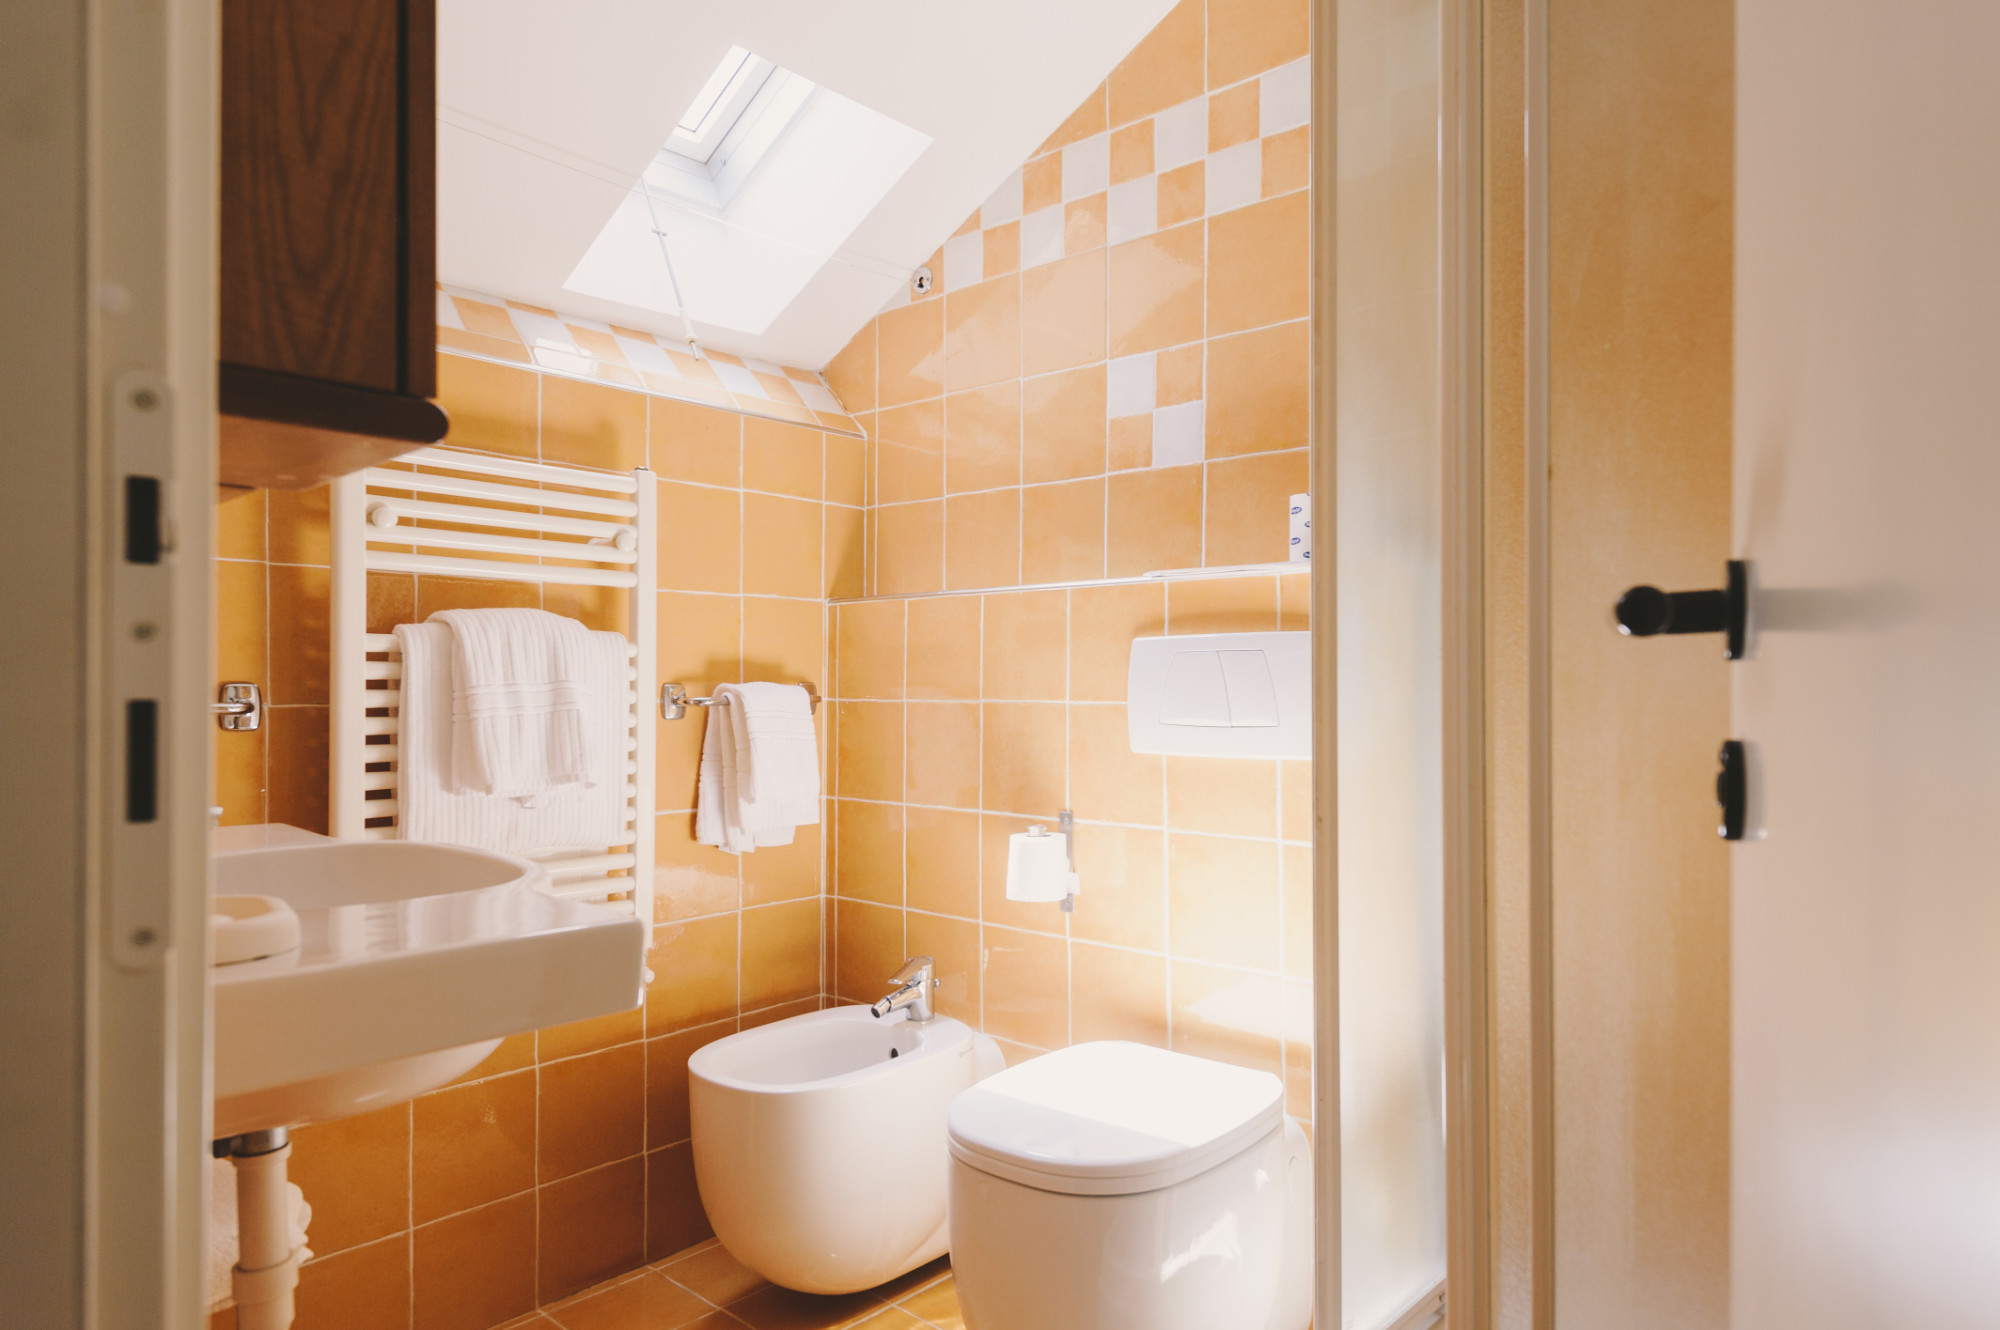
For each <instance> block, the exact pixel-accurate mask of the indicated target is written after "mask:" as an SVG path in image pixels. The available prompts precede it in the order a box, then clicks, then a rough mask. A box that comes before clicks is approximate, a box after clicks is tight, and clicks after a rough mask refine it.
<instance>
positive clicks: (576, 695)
mask: <svg viewBox="0 0 2000 1330" xmlns="http://www.w3.org/2000/svg"><path fill="white" fill-rule="evenodd" d="M431 621H432V622H436V623H443V624H445V625H446V626H447V627H449V628H450V629H451V634H452V658H451V659H452V669H451V687H452V717H451V728H452V741H451V763H452V765H451V773H452V779H453V780H454V781H455V782H456V783H457V785H458V786H459V787H460V788H461V789H465V790H470V791H476V792H478V793H481V794H497V795H505V796H508V797H510V798H515V799H521V800H524V801H529V802H532V801H534V800H537V799H540V798H543V797H545V796H546V795H547V794H548V793H549V792H550V791H552V790H557V789H561V788H563V787H564V786H569V785H579V784H583V785H588V784H589V783H590V781H591V752H590V742H589V718H588V716H587V715H586V711H587V709H588V707H589V705H590V697H589V688H588V685H587V684H586V682H585V677H584V676H585V668H586V667H585V659H586V657H587V655H588V643H589V641H590V631H589V630H588V629H587V628H585V627H584V626H583V625H582V624H580V623H578V622H577V621H576V620H574V619H567V618H564V617H563V616H562V615H559V614H550V613H548V612H547V611H545V610H525V609H497V610H441V611H439V612H438V613H436V614H433V615H432V616H431Z"/></svg>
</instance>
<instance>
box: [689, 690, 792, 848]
mask: <svg viewBox="0 0 2000 1330" xmlns="http://www.w3.org/2000/svg"><path fill="white" fill-rule="evenodd" d="M715 696H716V705H714V706H712V707H710V708H708V726H707V729H706V730H705V731H704V732H703V735H702V745H701V780H700V788H699V791H698V793H697V796H696V807H695V839H696V840H697V841H699V842H700V843H702V844H703V845H714V846H718V847H720V848H721V849H723V850H726V851H728V852H729V853H731V854H741V853H744V852H747V851H750V850H755V849H757V848H758V847H760V846H772V845H790V844H791V843H792V837H793V832H794V830H795V829H796V828H798V827H802V826H812V825H814V824H816V823H818V821H819V793H820V785H819V739H818V735H817V734H816V733H815V731H814V729H813V717H812V702H811V699H810V698H809V697H808V696H807V695H806V691H805V689H803V688H799V687H796V686H793V685H788V684H772V683H754V684H723V685H721V686H719V687H717V688H716V690H715Z"/></svg>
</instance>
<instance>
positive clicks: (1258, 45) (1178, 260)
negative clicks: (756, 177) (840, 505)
mask: <svg viewBox="0 0 2000 1330" xmlns="http://www.w3.org/2000/svg"><path fill="white" fill-rule="evenodd" d="M1306 16H1307V7H1306V4H1305V0H1206V3H1204V0H1182V3H1181V4H1180V5H1178V6H1176V7H1175V8H1174V9H1173V10H1172V11H1171V12H1170V13H1169V14H1168V15H1167V17H1166V18H1165V19H1164V20H1162V22H1161V23H1160V25H1159V26H1158V27H1157V28H1156V29H1155V30H1154V31H1153V32H1152V33H1151V34H1150V35H1149V36H1147V37H1146V39H1145V40H1144V41H1143V42H1141V43H1140V45H1139V46H1138V48H1137V49H1135V50H1134V51H1133V52H1132V54H1131V55H1130V56H1128V57H1127V58H1126V59H1125V61H1124V62H1123V63H1121V64H1120V65H1119V66H1118V68H1117V69H1116V70H1115V71H1113V73H1112V74H1111V76H1110V78H1109V79H1107V80H1106V81H1105V83H1104V84H1103V85H1102V86H1101V87H1100V88H1099V89H1098V90H1097V91H1096V92H1095V93H1093V94H1092V95H1091V96H1090V98H1089V99H1088V100H1086V101H1085V102H1084V104H1083V105H1082V106H1081V107H1079V108H1078V109H1077V111H1076V113H1075V114H1074V115H1072V116H1071V117H1070V119H1069V121H1068V122H1067V123H1065V124H1064V125H1063V126H1062V127H1061V128H1060V129H1058V130H1057V131H1056V132H1055V134H1053V135H1052V136H1051V137H1050V138H1049V140H1048V141H1047V142H1046V143H1044V144H1043V145H1042V147H1041V148H1040V149H1039V150H1038V151H1037V152H1036V154H1035V156H1033V157H1031V158H1030V159H1029V160H1028V161H1027V162H1025V163H1024V164H1023V165H1022V167H1021V169H1020V170H1019V171H1018V172H1016V173H1015V174H1014V175H1013V176H1011V177H1010V178H1009V179H1008V180H1007V181H1006V182H1005V183H1004V184H1003V185H1002V186H1001V187H1000V189H999V190H998V191H996V192H995V193H994V195H993V196H992V198H991V199H989V200H988V201H987V202H986V204H985V206H983V207H982V208H981V209H980V210H979V211H978V212H976V213H975V214H973V216H971V217H969V218H967V219H966V222H965V225H964V226H963V227H962V228H961V229H960V231H959V233H958V234H957V235H955V236H953V237H952V238H951V239H950V240H948V241H947V242H946V243H945V245H944V247H943V248H942V249H941V250H939V252H938V253H937V254H936V255H935V256H933V258H932V259H931V261H930V264H929V267H930V269H931V271H932V273H933V275H934V276H935V277H936V278H937V282H936V285H935V287H934V288H933V290H932V291H931V292H930V293H928V294H926V295H924V296H921V297H916V296H909V295H907V294H906V295H905V296H904V297H903V299H904V301H905V302H906V303H903V304H902V305H901V306H900V307H898V308H892V309H889V310H887V311H885V312H884V313H882V314H881V315H880V316H879V317H877V318H876V319H875V320H874V321H873V322H871V323H870V324H869V325H868V326H867V327H866V328H864V329H863V330H862V331H861V333H860V334H859V335H857V336H856V337H855V339H854V341H853V342H852V343H850V344H849V345H848V346H847V347H846V349H844V350H843V351H842V352H841V354H840V355H839V356H837V357H836V358H835V359H834V361H833V363H832V364H831V365H829V366H828V367H827V371H826V377H827V381H828V382H829V383H830V384H831V385H832V386H833V388H834V390H835V391H836V392H837V393H838V394H839V395H840V397H841V400H842V401H843V402H844V403H845V405H846V406H847V408H848V410H849V411H851V412H853V413H854V415H855V417H856V418H857V419H859V420H860V421H861V422H862V423H863V425H864V427H865V428H866V429H867V432H868V434H869V437H870V438H871V439H874V440H876V441H877V446H876V447H875V448H874V449H873V452H872V456H871V474H870V483H871V489H870V505H871V506H870V509H869V513H870V523H869V544H868V556H869V565H868V588H869V590H870V592H871V593H873V594H882V595H895V594H902V593H906V592H920V591H936V590H941V589H949V590H969V589H982V588H986V587H994V586H1009V585H1018V584H1025V583H1038V582H1052V581H1069V580H1075V579H1083V578H1098V577H1106V576H1113V577H1116V576H1126V575H1132V574H1138V573H1144V572H1148V571H1150V570H1153V569H1156V568H1181V567H1201V566H1218V565H1228V564H1241V563H1253V562H1260V561H1265V560H1271V559H1282V558H1283V557H1285V549H1286V528H1285V521H1284V513H1285V505H1286V501H1287V497H1288V496H1289V495H1291V494H1293V493H1296V492H1299V491H1302V490H1304V489H1305V488H1306V475H1307V465H1306V451H1305V449H1306V443H1307V398H1308V391H1307V390H1308V368H1307V327H1308V326H1307V313H1308V308H1307V303H1308V287H1309V282H1308V277H1309V264H1310V258H1309V255H1310V246H1309V243H1308V242H1309V228H1310V209H1309V206H1308V199H1309V191H1308V189H1307V183H1308V181H1307V176H1308V170H1307V168H1308V133H1309V130H1308V126H1307V123H1306V121H1307V116H1308V109H1309V105H1310V88H1309V80H1308V71H1307V61H1306V36H1307V18H1306Z"/></svg>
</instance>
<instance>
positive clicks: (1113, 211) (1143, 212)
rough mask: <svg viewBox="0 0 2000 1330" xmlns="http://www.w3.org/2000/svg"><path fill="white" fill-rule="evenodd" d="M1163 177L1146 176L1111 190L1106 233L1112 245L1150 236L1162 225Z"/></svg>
mask: <svg viewBox="0 0 2000 1330" xmlns="http://www.w3.org/2000/svg"><path fill="white" fill-rule="evenodd" d="M1159 184H1160V178H1159V177H1158V176H1156V175H1142V176H1140V177H1139V178H1138V179H1137V180H1127V181H1126V182H1125V183H1124V184H1122V185H1113V186H1112V187H1111V197H1110V200H1109V205H1108V207H1107V209H1106V216H1105V223H1104V230H1105V235H1106V236H1107V237H1108V239H1109V242H1110V243H1111V244H1114V245H1117V244H1122V243H1124V242H1125V241H1127V240H1137V239H1138V238H1139V237H1140V236H1149V235H1151V234H1153V232H1155V231H1157V230H1158V229H1159V226H1160V220H1159V218H1160V190H1159Z"/></svg>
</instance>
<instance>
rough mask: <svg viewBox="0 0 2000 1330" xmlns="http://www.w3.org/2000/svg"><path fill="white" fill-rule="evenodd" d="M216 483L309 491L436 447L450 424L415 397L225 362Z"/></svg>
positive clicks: (220, 379) (434, 406) (221, 374)
mask: <svg viewBox="0 0 2000 1330" xmlns="http://www.w3.org/2000/svg"><path fill="white" fill-rule="evenodd" d="M217 378H218V384H217V386H218V388H219V400H218V402H217V407H218V409H219V411H220V413H221V417H222V419H221V421H220V427H219V430H218V436H219V437H218V442H219V454H220V455H219V458H218V467H217V479H218V480H219V481H220V482H221V483H222V484H223V485H232V486H243V487H246V488H250V489H266V488H270V489H310V488H311V487H312V486H314V485H319V484H323V483H325V482H326V481H328V480H331V479H333V478H334V477H336V476H344V475H347V474H348V473H349V472H352V471H359V470H361V469H362V468H363V467H368V466H375V465H377V464H379V463H382V462H386V461H389V460H390V459H392V458H395V457H399V456H401V455H402V454H404V453H406V452H409V451H410V450H411V449H413V448H420V447H422V446H423V445H425V444H427V443H436V442H437V441H438V440H439V439H442V438H443V437H444V435H445V431H446V429H448V428H449V427H450V424H451V422H450V419H449V418H448V417H447V416H446V415H445V413H444V408H443V407H440V406H439V405H438V404H437V403H436V402H433V401H429V400H428V399H426V398H422V397H410V396H406V395H404V394H402V393H385V392H381V391H378V390H376V389H373V388H357V387H354V386H352V385H350V384H344V383H331V382H328V381H326V380H324V379H308V378H301V377H299V376H298V375H295V374H279V373H275V372H273V371H271V370H264V369H254V368H251V367H249V366H245V365H229V364H225V365H222V366H221V367H220V371H219V374H218V376H217Z"/></svg>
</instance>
